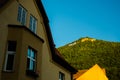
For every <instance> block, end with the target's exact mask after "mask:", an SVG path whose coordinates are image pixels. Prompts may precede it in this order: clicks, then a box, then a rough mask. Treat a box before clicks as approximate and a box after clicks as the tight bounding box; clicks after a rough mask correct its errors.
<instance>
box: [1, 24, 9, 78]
mask: <svg viewBox="0 0 120 80" xmlns="http://www.w3.org/2000/svg"><path fill="white" fill-rule="evenodd" d="M7 33H8V29H7V26H6V25H0V80H1V72H2V67H3V66H2V65H3V59H4V54H5V47H6V42H7Z"/></svg>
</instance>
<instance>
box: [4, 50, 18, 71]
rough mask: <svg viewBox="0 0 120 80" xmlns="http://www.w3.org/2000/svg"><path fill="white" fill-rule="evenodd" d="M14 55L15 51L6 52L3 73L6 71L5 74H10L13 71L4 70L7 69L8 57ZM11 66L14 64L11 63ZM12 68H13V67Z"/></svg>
mask: <svg viewBox="0 0 120 80" xmlns="http://www.w3.org/2000/svg"><path fill="white" fill-rule="evenodd" d="M15 53H16V52H15V51H7V53H6V58H5V65H4V71H7V72H12V71H13V69H12V70H7V69H6V68H7V60H8V55H9V54H11V55H14V56H15ZM13 64H14V62H13ZM13 68H14V66H13Z"/></svg>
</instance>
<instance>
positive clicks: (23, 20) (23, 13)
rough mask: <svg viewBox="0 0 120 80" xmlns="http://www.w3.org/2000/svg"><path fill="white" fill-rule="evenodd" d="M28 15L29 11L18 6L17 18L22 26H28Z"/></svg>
mask: <svg viewBox="0 0 120 80" xmlns="http://www.w3.org/2000/svg"><path fill="white" fill-rule="evenodd" d="M26 15H27V11H26V10H25V9H24V8H23V7H22V6H21V5H19V6H18V17H17V20H18V21H19V22H20V23H21V24H22V25H25V24H26Z"/></svg>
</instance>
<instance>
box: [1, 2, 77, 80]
mask: <svg viewBox="0 0 120 80" xmlns="http://www.w3.org/2000/svg"><path fill="white" fill-rule="evenodd" d="M76 72H77V70H76V69H74V68H73V67H72V66H70V65H69V64H68V63H67V62H66V61H65V60H64V59H63V58H61V57H60V55H59V54H58V53H57V52H56V50H55V46H54V42H53V39H52V35H51V31H50V27H49V20H48V17H47V15H46V13H45V10H44V8H43V5H42V3H41V0H0V80H72V74H74V73H76Z"/></svg>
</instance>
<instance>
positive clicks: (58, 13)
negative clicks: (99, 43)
mask: <svg viewBox="0 0 120 80" xmlns="http://www.w3.org/2000/svg"><path fill="white" fill-rule="evenodd" d="M42 3H43V5H44V8H45V10H46V13H47V16H48V18H49V21H50V22H49V24H50V28H51V31H52V35H53V39H54V42H55V45H56V47H60V46H63V45H65V44H67V43H70V42H72V41H75V40H77V39H79V38H81V37H86V36H88V37H92V38H96V39H101V40H106V41H114V42H120V0H42Z"/></svg>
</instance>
